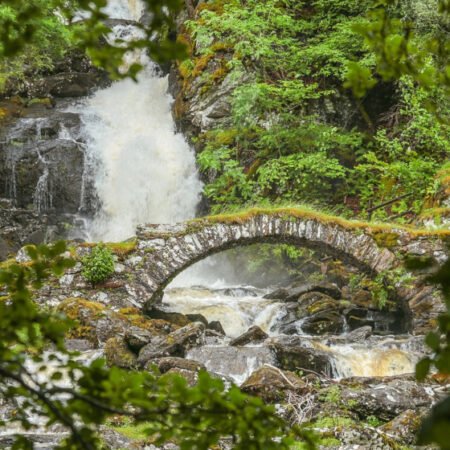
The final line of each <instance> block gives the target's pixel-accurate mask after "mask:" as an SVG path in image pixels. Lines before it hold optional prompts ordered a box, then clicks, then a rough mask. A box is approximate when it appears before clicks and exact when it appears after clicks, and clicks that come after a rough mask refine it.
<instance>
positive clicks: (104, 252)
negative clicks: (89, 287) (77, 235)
mask: <svg viewBox="0 0 450 450" xmlns="http://www.w3.org/2000/svg"><path fill="white" fill-rule="evenodd" d="M82 262H83V270H82V274H83V276H84V277H85V278H86V279H87V280H88V281H90V282H91V283H92V284H97V283H100V281H104V280H106V279H107V278H108V277H109V276H110V275H111V274H112V273H113V272H114V256H113V252H112V250H111V249H110V248H108V247H105V246H104V245H101V244H100V245H97V246H95V247H94V248H93V249H92V250H91V252H90V253H89V255H87V256H85V257H84V258H83V261H82Z"/></svg>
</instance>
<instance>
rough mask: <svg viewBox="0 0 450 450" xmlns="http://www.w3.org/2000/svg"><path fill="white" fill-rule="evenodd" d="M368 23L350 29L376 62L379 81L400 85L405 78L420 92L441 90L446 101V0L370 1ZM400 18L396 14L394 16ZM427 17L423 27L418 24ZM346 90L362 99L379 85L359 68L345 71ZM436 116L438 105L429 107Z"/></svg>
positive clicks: (449, 81) (449, 9)
mask: <svg viewBox="0 0 450 450" xmlns="http://www.w3.org/2000/svg"><path fill="white" fill-rule="evenodd" d="M372 2H373V8H372V9H371V10H370V11H369V12H368V14H367V20H366V21H364V22H361V23H358V24H356V25H355V26H354V27H353V29H354V31H355V32H357V33H358V34H360V35H361V36H363V37H364V41H365V43H366V45H367V46H368V47H369V49H370V50H371V51H373V52H374V54H375V56H376V68H375V72H376V73H377V74H378V75H379V76H381V77H382V78H383V80H385V81H387V80H398V79H400V78H402V77H403V76H405V75H407V76H409V77H411V78H412V79H413V80H414V81H415V82H416V83H417V84H418V85H419V86H420V87H422V88H424V89H427V90H432V89H434V88H435V87H436V86H439V87H440V88H441V89H443V90H444V92H445V93H446V94H447V95H448V93H449V90H450V76H449V74H450V65H449V50H450V46H449V41H448V26H449V13H450V2H449V1H448V0H426V1H421V0H417V1H415V2H409V1H406V0H372ZM399 11H400V12H401V13H402V14H399V13H398V12H399ZM424 16H426V17H427V20H426V21H425V22H426V25H425V26H424V22H423V21H422V20H421V18H422V17H424ZM348 69H349V70H348V73H347V82H346V86H347V87H351V88H352V89H353V92H354V93H355V95H356V96H357V97H362V96H364V95H365V93H366V91H367V90H369V89H370V88H372V87H373V86H374V85H375V84H376V83H377V79H376V78H375V77H374V76H373V73H372V72H371V70H370V69H369V68H367V67H364V66H363V65H361V64H360V63H356V62H352V63H350V64H349V65H348ZM429 106H430V107H431V108H432V109H433V110H435V111H438V110H439V109H440V108H442V105H439V104H438V103H436V104H433V105H431V104H430V105H429Z"/></svg>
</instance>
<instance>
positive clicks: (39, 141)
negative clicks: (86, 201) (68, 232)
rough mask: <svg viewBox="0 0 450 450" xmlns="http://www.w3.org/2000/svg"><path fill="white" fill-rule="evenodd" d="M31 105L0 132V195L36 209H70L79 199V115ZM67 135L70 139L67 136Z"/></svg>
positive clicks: (60, 105)
mask: <svg viewBox="0 0 450 450" xmlns="http://www.w3.org/2000/svg"><path fill="white" fill-rule="evenodd" d="M67 106H68V104H67V103H66V102H59V103H58V104H57V105H56V106H55V107H53V106H51V105H50V107H48V106H47V104H46V103H43V104H42V103H35V104H32V105H30V106H28V107H26V108H25V107H24V109H23V113H22V117H21V118H20V119H18V120H17V121H15V122H12V123H11V124H7V125H6V126H3V127H2V128H1V130H0V138H1V142H2V143H1V144H0V177H1V179H2V180H4V182H3V183H1V184H0V196H4V197H9V198H11V199H12V200H13V202H14V204H15V206H19V207H23V208H30V207H31V206H32V207H34V208H35V209H36V210H37V211H38V212H41V213H42V212H52V211H53V212H54V211H56V212H57V213H75V212H77V211H78V209H79V207H80V202H81V200H82V199H81V191H82V175H83V169H84V149H83V146H82V142H81V136H80V119H79V117H78V115H76V114H74V113H71V112H66V111H65V109H66V108H67ZM67 133H69V134H70V136H72V137H73V140H70V139H67V137H66V134H67Z"/></svg>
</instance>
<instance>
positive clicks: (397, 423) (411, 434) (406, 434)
mask: <svg viewBox="0 0 450 450" xmlns="http://www.w3.org/2000/svg"><path fill="white" fill-rule="evenodd" d="M425 415H426V412H425V411H424V410H422V411H414V410H412V409H408V410H406V411H403V412H402V413H401V414H399V415H398V416H397V417H395V418H394V419H392V420H391V421H390V422H388V423H386V424H385V425H383V426H381V427H379V430H380V431H382V432H383V433H385V434H386V435H388V436H389V437H391V438H393V439H395V441H396V442H399V443H401V444H409V445H410V444H414V443H415V442H416V438H417V433H418V431H419V429H420V426H421V424H422V420H423V418H424V416H425Z"/></svg>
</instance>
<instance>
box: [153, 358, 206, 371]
mask: <svg viewBox="0 0 450 450" xmlns="http://www.w3.org/2000/svg"><path fill="white" fill-rule="evenodd" d="M152 365H155V366H156V367H158V370H159V371H160V372H161V373H166V372H168V371H169V370H170V369H173V368H177V369H183V370H191V371H193V372H198V371H199V370H206V367H205V366H204V364H202V363H199V362H197V361H194V360H193V359H185V358H177V357H175V356H169V357H166V358H158V359H154V360H150V361H149V362H148V363H147V366H146V367H151V366H152Z"/></svg>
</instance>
